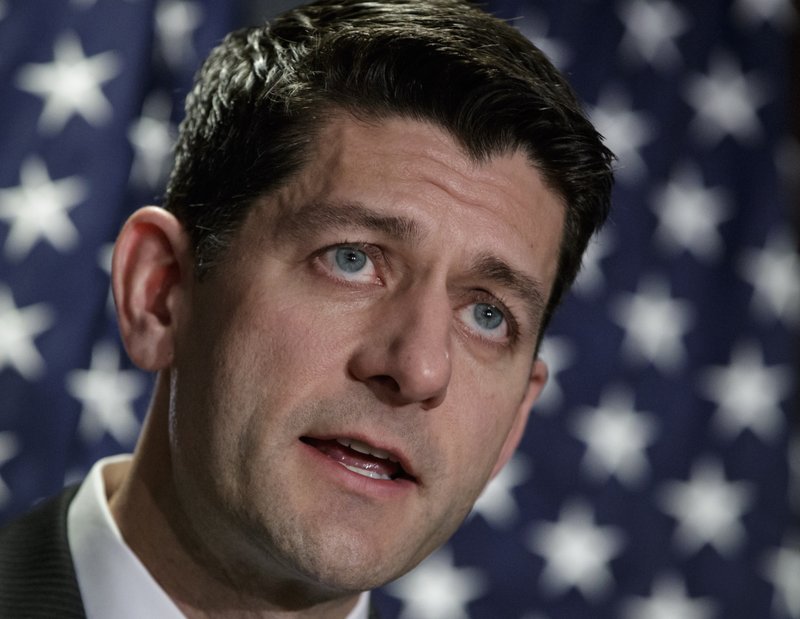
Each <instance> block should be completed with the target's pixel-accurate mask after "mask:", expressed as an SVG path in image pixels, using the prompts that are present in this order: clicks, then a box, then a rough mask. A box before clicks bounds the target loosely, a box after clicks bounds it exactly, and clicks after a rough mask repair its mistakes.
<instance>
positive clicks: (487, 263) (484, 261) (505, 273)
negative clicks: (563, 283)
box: [469, 253, 547, 327]
mask: <svg viewBox="0 0 800 619" xmlns="http://www.w3.org/2000/svg"><path fill="white" fill-rule="evenodd" d="M469 270H470V272H471V273H472V274H473V275H474V276H477V277H478V278H480V279H486V280H489V281H492V282H495V283H496V284H498V285H499V286H501V287H503V288H506V289H508V290H511V291H512V292H513V293H514V294H515V295H516V296H518V297H520V298H521V299H522V300H523V301H524V302H525V305H526V306H527V308H528V314H529V318H530V321H531V326H533V327H535V326H536V325H537V324H538V323H539V321H540V320H541V316H542V314H543V313H544V309H545V307H546V305H547V295H546V293H545V291H544V286H543V285H542V283H541V282H539V281H538V280H537V279H535V278H533V277H531V276H530V275H527V274H526V273H523V272H521V271H519V270H518V269H515V268H513V267H512V266H510V265H509V264H508V263H507V262H506V261H505V260H502V259H501V258H498V257H497V256H493V255H491V254H486V253H484V254H481V255H479V256H478V257H477V258H476V260H475V261H474V262H473V264H472V266H471V268H470V269H469Z"/></svg>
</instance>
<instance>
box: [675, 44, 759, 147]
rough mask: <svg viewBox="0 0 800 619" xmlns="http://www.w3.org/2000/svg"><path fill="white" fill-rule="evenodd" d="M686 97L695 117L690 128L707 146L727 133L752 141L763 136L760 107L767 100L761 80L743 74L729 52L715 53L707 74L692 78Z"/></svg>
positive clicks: (746, 141)
mask: <svg viewBox="0 0 800 619" xmlns="http://www.w3.org/2000/svg"><path fill="white" fill-rule="evenodd" d="M684 96H685V97H686V100H687V101H688V102H689V104H690V105H691V106H692V107H693V108H694V110H695V113H696V116H695V118H694V119H693V120H692V123H691V127H690V128H691V130H692V131H694V133H695V134H696V135H697V136H698V138H699V139H700V140H701V141H703V142H704V143H706V144H707V145H711V146H713V145H715V144H716V143H717V142H719V141H720V140H721V139H722V138H724V137H725V136H726V135H730V136H733V137H735V138H736V139H738V140H739V141H740V142H744V143H751V142H753V141H754V140H755V139H756V138H758V137H759V136H760V135H761V125H760V122H759V119H758V114H757V111H756V110H757V109H758V108H759V107H761V106H762V105H763V104H764V103H765V102H766V101H767V100H768V97H767V95H766V91H765V89H764V87H763V86H762V84H761V81H760V79H759V78H758V77H756V76H755V75H754V74H753V73H750V74H748V75H744V74H743V73H742V71H741V69H740V67H739V65H738V63H737V61H736V60H735V59H734V58H732V57H731V56H730V55H728V54H721V53H720V54H716V55H715V56H714V57H713V58H712V60H711V63H710V70H709V73H708V75H695V76H694V77H691V78H689V80H688V82H687V84H686V88H685V91H684Z"/></svg>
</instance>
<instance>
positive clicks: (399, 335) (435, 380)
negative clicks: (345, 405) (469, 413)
mask: <svg viewBox="0 0 800 619" xmlns="http://www.w3.org/2000/svg"><path fill="white" fill-rule="evenodd" d="M451 321H452V308H451V306H450V301H449V299H448V298H447V296H446V294H443V295H442V298H440V299H437V300H434V298H433V296H432V295H422V294H420V295H417V296H416V298H408V297H406V298H404V299H403V300H399V299H395V300H393V301H392V302H391V306H390V307H389V308H388V311H381V312H380V315H379V316H378V317H377V319H376V320H375V322H374V323H373V324H374V326H373V328H372V333H369V334H367V335H366V337H365V338H364V341H363V343H362V345H361V346H360V347H359V348H358V349H357V350H356V351H355V353H354V354H353V356H352V357H351V359H350V368H349V370H350V374H351V375H352V376H353V377H354V378H355V379H357V380H359V381H361V382H362V383H364V384H365V385H367V386H368V387H369V388H370V390H371V391H372V392H373V393H374V394H375V395H376V396H377V397H378V399H380V400H381V401H383V402H385V403H386V404H388V405H390V406H403V405H407V404H414V403H417V404H420V405H421V406H422V408H424V409H432V408H436V407H437V406H439V405H440V404H441V403H442V402H443V401H444V398H445V396H446V395H447V388H448V386H449V384H450V375H451V371H452V362H451V359H450V331H451Z"/></svg>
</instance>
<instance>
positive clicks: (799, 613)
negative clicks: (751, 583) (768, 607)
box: [762, 540, 800, 619]
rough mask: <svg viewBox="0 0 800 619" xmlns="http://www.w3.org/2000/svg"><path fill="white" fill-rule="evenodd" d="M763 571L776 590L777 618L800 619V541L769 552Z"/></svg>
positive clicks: (775, 607) (774, 599) (774, 603)
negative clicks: (799, 585) (799, 579)
mask: <svg viewBox="0 0 800 619" xmlns="http://www.w3.org/2000/svg"><path fill="white" fill-rule="evenodd" d="M762 571H763V574H764V576H765V578H766V579H767V580H768V581H769V582H770V583H772V586H773V587H774V588H775V596H774V597H773V599H772V610H773V611H774V612H775V614H776V616H781V617H789V618H790V619H800V587H798V586H797V584H798V578H799V577H800V540H794V542H793V543H792V542H787V543H786V544H784V545H783V546H782V547H780V548H775V549H774V550H771V551H769V552H768V553H767V556H766V559H765V560H764V566H763V570H762Z"/></svg>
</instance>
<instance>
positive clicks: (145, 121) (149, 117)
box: [128, 94, 175, 189]
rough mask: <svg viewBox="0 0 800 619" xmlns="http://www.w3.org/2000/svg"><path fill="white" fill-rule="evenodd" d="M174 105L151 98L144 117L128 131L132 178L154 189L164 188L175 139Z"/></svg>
mask: <svg viewBox="0 0 800 619" xmlns="http://www.w3.org/2000/svg"><path fill="white" fill-rule="evenodd" d="M171 109H172V104H171V103H170V100H169V97H167V96H165V95H160V94H153V95H150V96H149V97H148V98H147V99H146V100H145V102H144V105H143V107H142V115H141V116H140V117H139V118H138V119H137V120H136V121H135V122H134V123H133V125H132V126H131V128H130V130H129V131H128V139H129V140H130V142H131V144H132V145H133V148H134V151H135V158H134V161H133V167H132V169H131V176H132V177H133V178H134V179H135V180H136V181H139V182H141V183H143V184H145V185H146V186H147V187H149V188H151V189H158V188H160V187H161V185H162V183H163V182H164V179H165V177H166V172H167V167H168V163H169V159H170V155H171V154H172V145H173V143H174V140H175V126H174V125H173V124H172V123H170V122H169V115H170V110H171Z"/></svg>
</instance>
